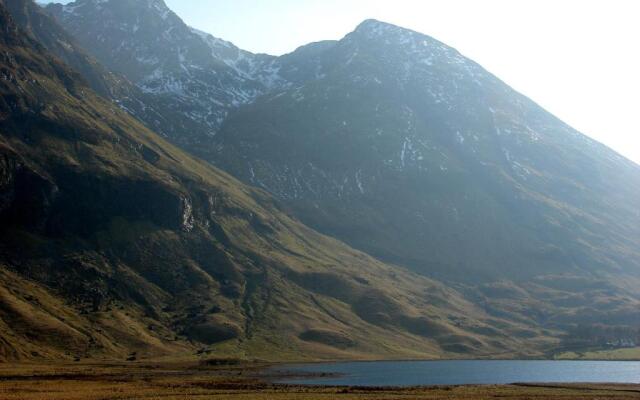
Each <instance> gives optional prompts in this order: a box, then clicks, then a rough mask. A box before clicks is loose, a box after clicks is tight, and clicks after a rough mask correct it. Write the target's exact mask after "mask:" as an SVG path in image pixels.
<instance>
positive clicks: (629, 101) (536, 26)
mask: <svg viewBox="0 0 640 400" xmlns="http://www.w3.org/2000/svg"><path fill="white" fill-rule="evenodd" d="M165 1H166V2H167V4H168V6H169V7H170V8H172V9H173V10H174V11H175V12H176V13H177V14H178V15H179V16H181V17H182V18H183V19H184V20H185V22H187V23H188V24H189V25H192V26H194V27H196V28H199V29H201V30H204V31H206V32H209V33H211V34H213V35H214V36H217V37H220V38H223V39H226V40H229V41H232V42H233V43H235V44H236V45H237V46H239V47H241V48H244V49H246V50H250V51H253V52H263V53H269V54H274V55H279V54H283V53H287V52H290V51H293V50H294V49H295V48H296V47H298V46H300V45H303V44H306V43H309V42H313V41H318V40H324V39H339V38H341V37H343V36H344V35H345V34H347V33H348V32H350V31H352V30H353V29H354V28H355V27H356V26H357V25H358V24H359V23H360V22H361V21H363V20H364V19H367V18H375V19H379V20H382V21H386V22H390V23H394V24H397V25H400V26H403V27H407V28H410V29H413V30H416V31H419V32H422V33H425V34H428V35H430V36H433V37H435V38H436V39H439V40H441V41H443V42H445V43H447V44H448V45H450V46H453V47H455V48H457V49H458V50H459V51H460V52H462V53H463V54H464V55H466V56H467V57H469V58H471V59H473V60H475V61H477V62H479V63H480V64H481V65H483V66H484V67H485V68H486V69H488V70H489V71H491V72H493V73H494V74H496V75H497V76H498V77H499V78H501V79H503V80H504V81H506V82H507V83H508V84H510V85H511V86H513V87H514V88H515V89H517V90H519V91H520V92H522V93H524V94H525V95H527V96H529V97H531V98H532V99H533V100H535V101H536V102H538V103H539V104H541V105H542V106H543V107H545V108H546V109H548V110H549V111H551V112H552V113H554V114H555V115H557V116H558V117H560V118H561V119H563V120H565V121H566V122H568V123H569V124H570V125H572V126H574V127H575V128H577V129H578V130H580V131H582V132H584V133H585V134H587V135H589V136H591V137H593V138H595V139H597V140H599V141H601V142H603V143H605V144H607V145H608V146H610V147H612V148H614V149H615V150H617V151H619V152H620V153H622V154H624V155H626V156H627V157H629V158H631V159H632V160H634V161H636V162H638V163H640V101H639V100H638V96H639V95H640V51H639V49H640V45H639V44H638V40H639V39H640V1H638V0H268V1H266V0H165Z"/></svg>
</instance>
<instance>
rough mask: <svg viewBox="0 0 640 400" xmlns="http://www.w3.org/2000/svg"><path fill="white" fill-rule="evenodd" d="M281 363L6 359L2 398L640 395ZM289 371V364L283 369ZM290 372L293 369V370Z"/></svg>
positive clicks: (611, 386) (615, 387)
mask: <svg viewBox="0 0 640 400" xmlns="http://www.w3.org/2000/svg"><path fill="white" fill-rule="evenodd" d="M278 365H286V364H282V363H249V364H242V365H236V366H214V367H211V366H203V365H202V364H201V363H173V364H172V363H166V364H159V363H137V364H124V363H109V364H108V365H107V364H101V363H91V364H89V363H86V364H49V365H43V364H6V363H5V364H0V398H2V399H3V400H5V399H6V400H40V399H41V398H47V399H49V400H63V399H64V400H80V399H92V400H94V399H99V400H103V399H112V400H113V399H115V400H119V399H123V400H124V399H143V398H163V399H184V398H198V399H205V400H207V399H216V400H220V399H222V400H225V399H247V400H248V399H251V400H254V399H258V400H262V399H265V400H266V399H269V400H271V399H273V400H298V399H304V400H332V399H335V398H337V397H339V398H341V399H348V400H365V399H367V400H369V399H385V400H386V399H407V400H408V399H412V400H413V399H434V400H436V399H447V400H458V399H460V400H475V399H478V400H480V399H487V398H493V397H501V398H503V399H507V400H509V399H514V400H515V399H525V398H544V399H558V400H567V399H574V400H595V399H616V400H626V399H638V397H639V396H640V385H636V384H617V383H589V384H563V383H535V384H528V383H514V384H509V385H431V386H412V387H391V386H379V387H374V386H367V387H356V386H320V385H302V384H280V383H273V382H270V380H271V379H272V378H278V377H280V378H282V377H283V376H285V375H283V374H276V375H274V374H269V373H267V374H265V371H266V370H267V369H268V368H272V367H274V366H275V367H277V366H278ZM282 372H287V371H282ZM289 372H290V371H289Z"/></svg>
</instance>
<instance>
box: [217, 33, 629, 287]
mask: <svg viewBox="0 0 640 400" xmlns="http://www.w3.org/2000/svg"><path fill="white" fill-rule="evenodd" d="M318 59H319V61H318V64H317V68H318V71H320V72H319V75H318V76H319V77H318V78H317V79H312V80H310V81H308V82H304V83H301V84H299V85H296V86H295V87H291V88H289V89H286V90H282V91H277V92H274V93H271V94H268V95H266V96H264V97H261V98H259V99H258V100H257V101H256V102H254V103H252V104H250V105H247V106H245V107H243V108H241V109H240V110H239V111H238V112H236V113H234V114H232V115H231V116H230V117H229V118H228V119H227V120H226V121H225V124H224V126H223V128H222V129H221V131H220V132H219V134H218V135H217V136H216V142H217V149H218V154H217V157H216V164H217V165H218V166H220V167H221V168H223V169H225V170H227V171H229V172H231V173H232V174H233V175H235V176H237V177H240V178H241V179H242V180H244V181H245V182H248V183H252V184H253V185H255V186H259V187H261V188H263V189H265V190H267V191H269V192H270V193H272V194H274V195H275V196H276V197H277V198H279V199H280V200H282V201H283V202H285V204H287V206H288V207H289V208H290V209H291V211H292V212H293V213H294V215H296V216H297V217H299V218H300V219H301V220H302V221H304V222H305V223H307V224H309V225H310V226H312V227H314V228H316V229H318V230H320V231H321V232H324V233H326V234H330V235H332V236H335V237H338V238H340V239H342V240H344V241H346V242H347V243H349V244H351V245H352V246H355V247H356V248H359V249H361V250H364V251H366V252H368V253H370V254H373V255H375V256H377V257H378V258H380V259H383V260H387V261H390V262H394V263H400V264H403V265H406V266H409V267H411V268H412V269H414V270H416V271H419V272H421V273H424V274H427V275H431V276H438V277H441V278H444V279H450V280H455V281H467V282H468V281H477V280H479V279H480V280H484V281H486V280H496V279H498V278H508V279H531V278H533V277H537V276H544V275H556V274H564V273H570V274H574V273H575V274H587V275H590V276H591V275H593V276H598V275H606V274H612V273H613V274H619V273H624V274H629V275H633V276H634V277H637V276H638V274H639V273H640V263H638V260H639V259H640V258H639V257H638V256H640V253H639V250H638V249H640V247H639V246H638V245H639V244H640V214H639V212H638V208H637V203H638V200H640V167H639V166H638V165H636V164H634V163H632V162H630V161H628V160H626V159H624V158H623V157H621V156H619V155H618V154H616V153H615V152H613V151H611V150H609V149H608V148H606V147H605V146H603V145H601V144H599V143H597V142H595V141H593V140H591V139H589V138H588V137H586V136H584V135H582V134H580V133H579V132H577V131H575V130H574V129H572V128H571V127H569V126H568V125H566V124H565V123H563V122H562V121H560V120H558V119H557V118H555V117H554V116H552V115H550V114H549V113H547V112H546V111H545V110H543V109H542V108H541V107H539V106H538V105H536V104H535V103H533V102H532V101H531V100H529V99H527V98H526V97H524V96H522V95H520V94H519V93H517V92H515V91H514V90H512V89H511V88H509V87H508V86H507V85H506V84H504V83H503V82H501V81H500V80H498V79H497V78H496V77H494V76H493V75H491V74H490V73H488V72H487V71H485V70H484V69H483V68H481V67H480V66H479V65H477V64H476V63H474V62H473V61H471V60H469V59H467V58H465V57H463V56H462V55H460V54H459V53H458V52H457V51H455V50H454V49H452V48H450V47H447V46H446V45H444V44H442V43H440V42H438V41H436V40H434V39H432V38H430V37H428V36H425V35H422V34H419V33H417V32H412V31H409V30H406V29H402V28H399V27H396V26H393V25H389V24H386V23H382V22H378V21H366V22H364V23H363V24H362V25H360V26H359V27H358V28H357V29H356V31H355V32H353V33H351V34H349V35H348V36H346V37H345V38H344V39H343V40H341V41H340V42H338V43H335V44H333V45H332V46H328V47H327V48H325V49H324V50H323V52H322V54H321V55H320V56H318ZM283 149H286V151H283Z"/></svg>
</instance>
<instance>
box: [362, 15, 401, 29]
mask: <svg viewBox="0 0 640 400" xmlns="http://www.w3.org/2000/svg"><path fill="white" fill-rule="evenodd" d="M388 29H402V28H400V27H398V26H396V25H393V24H390V23H388V22H383V21H379V20H377V19H373V18H370V19H365V20H364V21H362V22H361V23H360V25H358V27H357V28H356V30H355V31H356V32H365V33H379V32H381V31H384V30H388Z"/></svg>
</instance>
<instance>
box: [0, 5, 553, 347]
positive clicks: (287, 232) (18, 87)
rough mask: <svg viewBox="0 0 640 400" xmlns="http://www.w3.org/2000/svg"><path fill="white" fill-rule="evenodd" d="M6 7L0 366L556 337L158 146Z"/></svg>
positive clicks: (1, 45)
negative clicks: (390, 262) (372, 253)
mask: <svg viewBox="0 0 640 400" xmlns="http://www.w3.org/2000/svg"><path fill="white" fill-rule="evenodd" d="M4 1H5V0H2V1H0V27H2V31H1V32H0V265H1V268H0V349H1V350H0V354H1V357H2V358H4V359H16V358H37V357H56V358H60V357H67V358H72V357H92V358H96V357H98V358H100V357H105V358H112V357H116V358H126V357H131V358H134V357H138V358H139V357H150V356H160V355H176V354H183V353H184V354H193V352H194V351H195V350H196V349H201V350H202V351H200V354H201V355H202V356H211V355H212V354H213V355H215V356H222V355H227V356H240V357H259V358H265V359H294V358H295V359H302V358H343V357H350V358H367V357H377V358H379V357H425V356H454V355H456V354H465V355H488V354H493V355H497V354H503V355H513V354H525V355H526V354H540V352H541V351H542V350H543V349H545V348H547V347H548V345H549V344H550V343H552V342H553V341H554V340H553V339H551V338H550V333H551V332H547V331H543V330H542V329H540V328H539V327H538V326H537V324H536V323H535V322H530V321H514V320H509V319H505V318H501V317H499V316H492V315H489V314H488V313H486V312H485V311H484V310H483V309H481V308H479V307H477V306H476V305H474V304H472V303H471V302H469V301H467V300H465V299H464V298H463V297H462V296H461V295H460V294H459V293H458V292H456V291H454V290H452V289H449V288H446V287H445V286H443V285H441V284H439V283H436V282H434V281H431V280H429V279H426V278H423V277H419V276H416V275H413V274H411V273H408V272H405V271H404V270H402V269H400V268H396V267H390V266H387V265H385V264H383V263H381V262H379V261H376V260H374V259H372V258H371V257H369V256H367V255H365V254H363V253H360V252H357V251H355V250H353V249H351V248H349V247H347V246H346V245H344V244H342V243H340V242H338V241H336V240H333V239H330V238H327V237H325V236H322V235H320V234H318V233H316V232H314V231H313V230H311V229H309V228H307V227H305V226H303V225H301V224H300V223H299V222H297V221H295V220H293V219H291V218H289V217H288V216H286V215H285V214H284V213H282V212H281V211H280V210H279V207H278V205H277V204H276V203H275V202H274V200H273V199H272V198H271V197H269V196H268V195H267V194H266V193H264V192H260V191H257V190H254V189H250V188H248V187H246V186H243V185H242V184H240V183H239V182H237V181H236V180H235V179H233V178H231V177H229V176H228V175H226V174H224V173H222V172H220V171H218V170H216V169H213V168H211V167H210V166H208V165H206V164H204V163H202V162H200V161H198V160H195V159H193V158H191V157H189V156H187V155H186V154H185V153H183V152H182V151H180V150H178V149H176V148H175V147H173V146H171V145H169V144H167V143H166V142H164V141H163V140H162V139H160V138H159V137H158V136H157V135H155V134H154V133H152V132H150V131H149V130H148V129H147V128H145V127H144V126H143V125H142V124H140V123H139V122H138V121H136V120H134V119H133V118H132V117H131V116H129V115H128V114H126V113H124V112H122V111H121V110H120V109H119V108H117V107H116V106H115V105H114V104H112V103H110V102H108V101H106V100H104V99H102V98H100V97H98V96H97V95H96V94H94V92H93V91H92V90H91V89H89V88H88V87H87V86H85V84H84V83H83V80H82V79H80V76H79V75H78V74H77V73H75V72H73V71H72V70H70V69H69V68H68V67H67V66H65V65H63V64H62V63H60V62H59V61H58V60H57V59H54V58H52V57H50V56H49V55H47V52H46V50H45V48H44V47H43V46H42V45H40V44H39V43H37V42H36V41H35V40H34V39H33V38H32V37H31V36H30V35H26V34H25V33H24V32H22V31H20V30H19V29H18V28H17V27H16V25H15V24H14V22H13V21H12V19H11V18H10V16H9V14H8V12H7V10H6V9H5V7H4ZM522 331H527V332H530V333H531V335H532V336H533V337H534V338H533V339H528V340H527V341H526V343H525V341H524V340H523V339H522V338H521V337H520V336H519V335H518V332H522ZM496 332H499V334H500V336H499V338H498V337H497V336H496V335H495V334H494V333H496ZM133 352H135V353H136V354H132V353H133Z"/></svg>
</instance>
